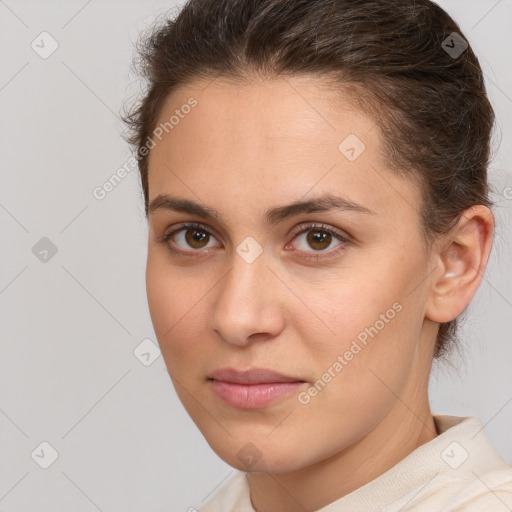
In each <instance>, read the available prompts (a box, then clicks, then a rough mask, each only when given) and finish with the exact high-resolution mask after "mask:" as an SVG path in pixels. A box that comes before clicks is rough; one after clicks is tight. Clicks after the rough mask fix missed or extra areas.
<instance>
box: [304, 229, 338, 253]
mask: <svg viewBox="0 0 512 512" xmlns="http://www.w3.org/2000/svg"><path fill="white" fill-rule="evenodd" d="M306 240H307V242H308V244H309V246H310V247H311V248H313V249H315V250H316V251H321V250H324V249H327V248H328V247H329V245H331V242H332V235H331V233H328V232H327V231H322V230H311V231H308V235H307V237H306Z"/></svg>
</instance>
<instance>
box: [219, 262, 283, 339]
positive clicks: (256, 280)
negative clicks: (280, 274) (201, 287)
mask: <svg viewBox="0 0 512 512" xmlns="http://www.w3.org/2000/svg"><path fill="white" fill-rule="evenodd" d="M219 284H220V286H219V287H218V290H219V291H218V295H217V297H216V300H215V302H214V306H213V311H212V317H211V328H212V329H213V330H214V331H216V332H217V334H218V335H219V336H220V337H221V339H222V340H223V341H225V342H226V343H230V344H232V345H237V346H246V345H248V344H249V343H251V342H252V341H255V340H256V339H271V338H274V337H276V336H277V335H278V334H279V333H280V332H281V331H282V329H283V327H284V324H285V318H284V316H283V308H282V302H281V301H280V297H282V293H280V292H282V290H281V288H283V285H282V283H281V282H280V281H279V279H278V278H277V277H276V275H275V273H274V272H273V271H272V270H271V269H270V268H269V262H268V261H267V259H266V258H265V256H264V253H262V254H261V255H260V256H259V257H258V258H257V259H256V260H255V261H252V262H251V263H248V262H247V261H245V260H244V259H243V258H242V257H240V256H239V254H238V253H235V254H234V255H233V262H232V267H231V270H229V271H228V273H227V274H226V276H225V278H224V282H223V283H219Z"/></svg>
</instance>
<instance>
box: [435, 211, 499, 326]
mask: <svg viewBox="0 0 512 512" xmlns="http://www.w3.org/2000/svg"><path fill="white" fill-rule="evenodd" d="M493 235H494V215H493V213H492V212H491V210H490V209H489V208H487V207H486V206H483V205H475V206H472V207H471V208H468V209H467V210H465V211H464V212H463V214H462V216H461V218H460V220H459V222H458V223H457V224H456V226H454V227H453V228H452V230H451V231H450V232H449V233H448V234H446V235H443V236H442V237H440V239H438V240H436V243H435V248H434V253H433V254H432V256H433V258H434V264H435V266H436V267H437V268H436V269H435V272H433V274H432V276H434V280H433V282H432V288H431V295H430V300H429V302H428V304H427V309H426V312H425V317H426V318H427V319H429V320H432V321H434V322H438V323H445V322H450V321H451V320H453V319H455V318H456V317H457V316H459V315H460V314H461V313H462V312H463V311H464V309H465V308H466V306H467V305H468V304H469V302H470V301H471V299H472V298H473V296H474V294H475V293H476V290H477V289H478V286H479V285H480V282H481V281H482V277H483V274H484V271H485V267H486V265H487V261H488V259H489V254H490V252H491V247H492V239H493Z"/></svg>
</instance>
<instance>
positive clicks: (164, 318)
mask: <svg viewBox="0 0 512 512" xmlns="http://www.w3.org/2000/svg"><path fill="white" fill-rule="evenodd" d="M190 96H193V97H194V98H196V99H197V102H198V104H197V106H196V107H195V108H194V109H193V110H192V111H191V112H190V113H189V114H188V115H187V116H186V117H185V118H184V119H181V120H180V123H179V124H178V125H176V126H175V127H174V129H173V130H172V131H169V133H168V134H164V136H163V137H162V140H161V141H157V144H156V146H155V147H154V148H153V149H152V150H151V152H150V157H149V201H150V203H151V201H152V200H154V199H155V198H156V197H157V196H158V195H159V194H170V195H173V196H175V197H179V198H184V199H190V200H193V201H196V202H199V203H200V204H202V205H206V206H209V207H211V208H215V209H216V210H217V211H218V212H219V213H220V214H221V215H222V217H221V218H219V219H207V220H205V219H203V218H201V217H199V216H198V215H196V214H189V213H180V212H176V211H172V210H167V209H165V208H159V209H156V210H155V211H152V212H151V213H150V214H149V218H148V219H149V241H148V259H147V272H146V282H147V295H148V303H149V309H150V313H151V318H152V322H153V325H154V329H155V333H156V336H157V338H158V341H159V344H160V347H161V350H162V354H163V357H164V360H165V363H166V365H167V369H168V371H169V374H170V376H171V379H172V381H173V384H174V386H175V388H176V391H177V393H178V395H179V398H180V400H181V401H182V403H183V405H184V407H185V408H186V410H187V412H188V413H189V415H190V416H191V418H192V420H193V421H194V422H195V423H196V425H197V426H198V428H199V429H200V430H201V432H202V433H203V435H204V436H205V438H206V440H207V441H208V443H209V444H210V446H211V447H212V448H213V450H214V451H215V452H216V453H217V454H218V455H219V456H220V457H221V458H222V459H223V460H224V461H226V462H227V463H228V464H230V465H231V466H233V467H235V468H237V469H240V470H242V471H247V472H249V477H248V482H249V486H250V490H251V500H252V503H253V506H254V508H255V509H256V510H257V511H260V512H274V511H281V512H282V511H285V512H294V511H299V510H300V511H304V510H307V511H313V510H317V509H319V508H321V507H323V506H325V505H327V504H328V503H331V502H332V501H334V500H336V499H338V498H340V497H342V496H344V495H345V494H347V493H349V492H351V491H353V490H355V489H357V488H358V487H360V486H362V485H364V484H365V483H367V482H369V481H371V480H372V479H374V478H376V477H377V476H379V475H381V474H382V473H384V472H385V471H386V470H388V469H389V468H391V467H392V466H393V465H395V464H396V463H397V462H399V461H400V460H402V459H403V458H404V457H405V456H407V455H408V454H409V453H411V452H412V451H413V450H414V449H415V448H417V447H418V446H420V445H422V444H423V443H426V442H428V441H430V440H432V439H433V438H434V437H435V436H436V435H437V432H436V427H435V424H434V421H433V417H432V414H431V411H430V407H429V401H428V393H427V386H428V378H429V373H430V368H431V364H432V354H433V350H434V343H435V338H436V334H437V329H438V322H446V321H449V320H451V319H453V318H455V317H456V316H457V315H458V314H460V313H461V312H462V311H463V309H464V308H465V307H466V305H467V304H468V303H469V301H470V300H471V297H472V296H473V295H474V293H475V291H476V289H477V287H478V285H479V283H480V280H481V278H482V277H481V275H482V274H483V271H484V269H485V265H486V262H487V258H488V255H489V251H490V248H491V241H492V233H493V217H492V214H491V212H490V211H489V210H488V209H487V208H485V207H483V206H474V207H472V208H470V209H468V210H467V211H466V212H464V215H463V216H462V217H461V220H460V221H459V223H458V224H457V226H455V228H454V229H453V230H452V231H451V232H450V233H449V234H447V235H444V236H442V237H439V238H437V239H436V240H435V241H434V242H433V243H432V244H426V243H425V239H424V236H423V231H422V226H421V222H420V217H419V213H418V208H419V205H420V204H421V193H420V188H419V186H418V184H417V182H416V181H415V180H414V179H413V178H412V177H411V178H404V177H400V176H398V175H396V174H394V173H393V172H392V171H391V170H390V169H388V168H387V167H386V163H385V158H384V155H383V153H382V151H383V150H382V139H381V137H382V136H381V133H380V131H379V128H378V127H377V126H375V125H374V123H373V121H372V120H371V119H370V118H369V117H367V116H366V115H365V114H364V113H363V112H360V111H358V110H357V109H356V108H352V107H351V106H350V105H351V104H350V102H349V98H347V97H344V96H343V95H342V94H341V93H340V92H336V91H334V90H333V89H329V88H326V87H324V86H323V85H322V82H321V81H319V79H318V78H315V77H306V76H301V77H293V78H286V79H282V78H281V79H276V80H267V81H261V82H260V81H251V82H249V83H247V84H245V85H241V84H234V83H231V82H229V81H227V80H223V79H220V78H219V79H216V80H215V81H213V82H211V83H210V84H209V85H207V83H205V82H197V83H195V84H188V85H187V86H185V87H182V88H180V89H178V90H176V91H175V92H174V93H173V94H172V95H171V97H170V98H168V101H167V103H166V105H165V106H164V108H163V109H162V112H161V116H160V120H159V123H160V122H165V121H166V120H168V119H169V117H170V116H171V115H172V114H173V113H174V111H175V109H176V108H180V106H182V105H184V104H185V103H186V102H187V99H188V98H189V97H190ZM351 133H352V134H356V135H357V137H358V138H359V139H360V140H361V141H363V142H364V144H365V146H366V149H365V150H364V151H363V152H362V153H361V155H360V156H359V157H358V158H357V159H356V160H355V161H352V162H351V161H349V160H348V159H347V158H346V157H345V156H344V155H343V154H342V153H341V152H340V151H339V149H338V145H339V144H340V142H341V141H342V140H344V139H345V137H346V136H347V135H348V134H351ZM326 192H328V193H332V194H334V195H337V196H343V197H344V198H346V199H348V200H350V201H352V202H354V203H358V204H360V205H362V206H364V207H365V208H367V209H369V210H371V211H372V212H373V213H364V212H359V211H350V210H341V209H340V210H332V211H320V212H313V213H301V214H299V215H296V216H294V217H290V218H286V219H284V220H282V221H281V222H279V223H278V224H276V225H274V226H272V227H270V228H269V227H268V226H267V225H266V223H265V218H264V212H265V211H266V210H267V209H268V208H271V207H274V206H278V205H279V206H281V205H285V204H288V203H291V202H293V201H296V200H299V199H301V200H304V199H312V198H316V197H319V196H321V195H323V194H324V193H326ZM183 222H199V223H201V224H203V225H205V226H206V227H207V230H208V233H209V238H207V239H206V240H205V241H203V242H200V243H198V242H196V245H192V246H191V245H190V243H187V239H186V238H185V234H186V229H185V230H182V231H181V232H180V233H177V234H175V235H174V247H176V248H177V249H181V250H182V251H184V253H185V254H182V255H178V254H174V253H172V252H170V250H169V248H168V247H169V246H172V245H173V242H172V240H169V241H167V242H166V243H163V242H161V241H160V242H159V241H158V239H160V238H162V237H163V236H164V235H165V234H166V233H168V232H170V231H172V230H173V229H175V228H176V226H178V228H179V224H180V223H183ZM315 222H321V223H323V224H326V225H328V226H330V227H332V228H334V229H335V230H336V229H337V230H338V231H339V232H340V233H341V234H342V235H344V236H345V237H346V238H347V239H348V242H347V243H342V242H340V241H338V240H337V239H336V238H335V237H332V239H330V240H331V243H330V244H329V239H328V240H327V242H325V243H324V245H317V246H315V245H312V244H308V238H307V236H308V233H309V234H312V233H315V232H317V231H318V229H317V228H314V227H312V228H310V229H309V230H308V231H306V232H305V233H302V234H298V235H294V234H293V233H292V230H293V229H294V228H296V227H300V226H301V225H302V226H304V227H305V226H307V225H308V224H310V223H315ZM192 232H193V231H192ZM320 232H321V233H324V232H323V231H322V230H320ZM324 234H325V233H324ZM248 236H251V237H253V238H254V239H255V240H256V241H257V242H258V244H259V245H260V246H261V248H262V251H263V252H262V253H261V255H260V256H259V257H258V258H257V259H256V260H255V261H253V262H252V263H248V262H247V261H245V260H244V259H243V258H242V257H240V255H239V254H238V253H237V251H236V249H237V247H238V246H239V244H241V242H242V241H244V239H246V237H248ZM189 241H190V239H189ZM340 244H341V245H340ZM318 247H321V249H320V250H318ZM340 247H341V248H342V250H341V252H339V253H338V254H335V253H336V251H337V250H338V249H340ZM315 248H316V249H315ZM192 253H193V254H192ZM191 254H192V255H191ZM318 254H321V255H323V258H319V259H316V260H315V259H306V257H305V256H308V255H318ZM194 255H196V256H197V255H199V256H198V257H194ZM396 303H398V304H399V305H400V306H401V308H402V309H401V311H400V312H399V313H397V314H396V315H395V316H394V318H393V319H392V320H390V321H389V322H388V323H386V324H385V327H384V328H382V329H381V330H379V332H378V334H377V335H376V336H375V337H373V338H369V341H368V343H367V345H366V346H364V347H363V348H362V349H361V350H360V351H359V352H358V353H357V355H354V357H353V358H352V359H351V360H350V361H349V362H348V363H347V364H346V366H344V368H343V369H342V371H340V372H339V373H336V376H335V377H334V378H332V379H331V381H330V382H329V383H328V384H327V385H326V386H325V387H324V388H323V389H322V390H321V391H320V392H318V393H317V395H316V396H314V397H311V400H310V401H309V403H307V404H303V403H300V402H299V400H298V393H294V394H292V395H291V396H289V397H287V398H285V399H284V400H281V401H279V402H278V403H275V404H271V405H270V406H267V407H265V408H260V409H256V410H241V409H237V408H234V407H231V406H228V405H226V404H225V403H223V402H222V401H221V400H220V399H219V398H217V396H216V395H215V394H214V393H213V391H212V389H211V385H210V384H211V383H210V382H209V381H208V380H207V375H208V374H209V373H210V372H211V371H212V370H215V369H218V368H223V367H235V368H239V369H247V368H251V367H263V368H268V369H272V370H274V371H278V372H280V373H283V374H285V375H289V376H294V377H297V378H298V379H299V380H303V381H305V383H304V384H303V385H302V386H301V388H300V391H307V390H308V389H309V388H310V387H311V386H312V385H313V384H314V383H315V382H316V381H317V380H318V379H319V378H320V377H321V376H322V375H323V374H324V373H325V372H326V371H327V370H328V368H330V367H331V368H332V366H333V363H334V362H335V361H336V360H337V357H338V355H343V354H344V353H345V352H346V351H347V350H348V349H349V348H350V345H351V343H352V341H353V340H354V339H356V338H357V336H358V335H359V334H360V333H361V332H363V331H364V329H365V328H366V327H369V326H372V325H374V324H375V323H376V321H377V320H378V319H379V318H381V317H380V315H381V314H384V313H385V312H386V311H387V310H389V309H390V308H392V305H393V304H396ZM248 442H250V443H252V444H253V445H254V447H255V450H256V453H257V455H258V456H259V459H258V460H257V462H256V463H254V464H253V465H250V466H248V465H247V464H246V463H244V461H243V460H241V459H240V458H239V457H238V456H237V454H238V453H239V451H240V450H241V449H242V447H244V445H246V443H248ZM245 449H246V450H247V448H245ZM252 449H254V448H252Z"/></svg>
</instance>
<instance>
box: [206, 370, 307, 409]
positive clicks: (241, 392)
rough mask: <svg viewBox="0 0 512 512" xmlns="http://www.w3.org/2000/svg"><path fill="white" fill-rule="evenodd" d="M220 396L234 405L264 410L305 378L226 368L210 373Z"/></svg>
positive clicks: (214, 388) (293, 390)
mask: <svg viewBox="0 0 512 512" xmlns="http://www.w3.org/2000/svg"><path fill="white" fill-rule="evenodd" d="M208 378H209V381H210V383H211V386H212V389H213V391H214V393H215V394H216V396H217V397H218V398H220V399H221V400H222V401H223V402H224V403H226V404H227V405H230V406H231V407H236V408H239V409H260V408H263V407H266V406H268V405H270V404H272V403H274V402H277V401H280V400H281V399H284V398H286V397H287V396H289V395H291V394H293V393H294V392H296V391H297V390H298V389H299V388H300V387H301V386H303V385H305V384H306V383H305V381H303V380H301V379H298V378H296V377H290V376H287V375H283V374H281V373H278V372H275V371H273V370H268V369H264V368H253V369H250V370H237V369H235V368H222V369H219V370H215V371H214V372H212V373H211V374H210V375H209V376H208Z"/></svg>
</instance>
